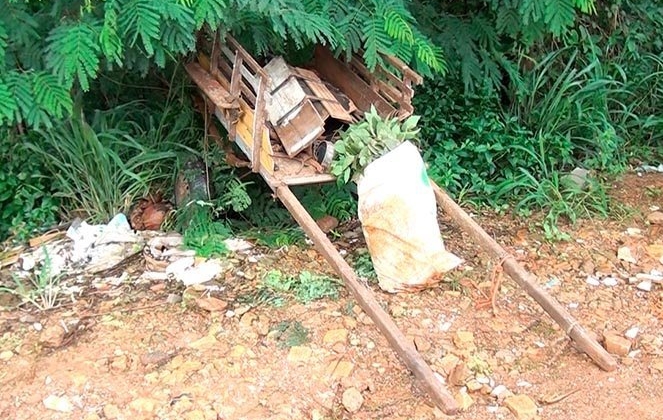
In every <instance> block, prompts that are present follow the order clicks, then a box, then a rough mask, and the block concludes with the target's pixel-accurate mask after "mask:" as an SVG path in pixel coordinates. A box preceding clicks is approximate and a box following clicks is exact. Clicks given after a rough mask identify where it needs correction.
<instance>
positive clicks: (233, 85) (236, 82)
mask: <svg viewBox="0 0 663 420" xmlns="http://www.w3.org/2000/svg"><path fill="white" fill-rule="evenodd" d="M241 67H242V57H241V56H240V55H239V54H237V55H235V62H234V63H233V71H232V76H231V78H230V94H231V95H232V96H233V97H234V98H239V94H240V85H241V82H242V75H241V74H240V72H239V69H240V68H241ZM236 135H237V124H230V128H229V129H228V136H229V137H230V138H231V139H234V138H235V136H236Z"/></svg>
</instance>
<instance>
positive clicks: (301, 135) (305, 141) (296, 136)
mask: <svg viewBox="0 0 663 420" xmlns="http://www.w3.org/2000/svg"><path fill="white" fill-rule="evenodd" d="M290 118H291V119H290ZM274 130H275V131H276V134H277V135H278V136H279V139H280V140H281V144H282V145H283V148H284V149H285V151H286V153H288V155H289V156H295V155H296V154H297V153H299V152H301V151H302V150H304V149H305V148H306V146H308V145H309V144H311V143H313V140H315V139H316V138H318V136H320V135H321V134H322V133H324V131H325V121H324V120H323V119H322V117H321V116H320V114H318V111H317V110H316V109H315V106H313V104H312V103H311V102H310V101H304V102H302V104H301V105H299V106H298V107H297V108H296V109H294V110H293V111H292V112H291V113H290V114H289V115H288V119H287V120H286V121H284V122H283V123H282V124H279V125H276V126H274Z"/></svg>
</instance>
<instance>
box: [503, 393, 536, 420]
mask: <svg viewBox="0 0 663 420" xmlns="http://www.w3.org/2000/svg"><path fill="white" fill-rule="evenodd" d="M504 405H506V406H507V408H508V409H509V410H510V411H511V412H512V413H513V415H514V416H516V418H517V419H519V420H527V419H534V418H536V415H537V410H538V407H537V406H536V403H535V402H534V400H533V399H531V398H530V397H529V396H527V395H525V394H520V395H514V396H511V397H508V398H507V399H505V400H504Z"/></svg>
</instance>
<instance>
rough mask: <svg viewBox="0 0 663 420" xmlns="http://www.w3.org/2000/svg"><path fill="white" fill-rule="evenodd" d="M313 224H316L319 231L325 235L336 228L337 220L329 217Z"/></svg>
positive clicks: (324, 217)
mask: <svg viewBox="0 0 663 420" xmlns="http://www.w3.org/2000/svg"><path fill="white" fill-rule="evenodd" d="M315 223H317V224H318V227H319V228H320V230H322V231H323V232H325V233H329V232H331V231H332V230H334V229H336V228H337V227H338V219H337V218H335V217H334V216H329V215H326V216H323V217H321V218H320V219H318V220H316V221H315Z"/></svg>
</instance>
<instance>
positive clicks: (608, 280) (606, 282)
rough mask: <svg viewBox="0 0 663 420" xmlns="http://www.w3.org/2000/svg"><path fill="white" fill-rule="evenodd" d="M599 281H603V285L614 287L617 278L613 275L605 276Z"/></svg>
mask: <svg viewBox="0 0 663 420" xmlns="http://www.w3.org/2000/svg"><path fill="white" fill-rule="evenodd" d="M601 283H603V285H604V286H608V287H614V286H617V285H618V284H619V280H617V279H616V278H614V277H605V278H604V279H603V280H601Z"/></svg>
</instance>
